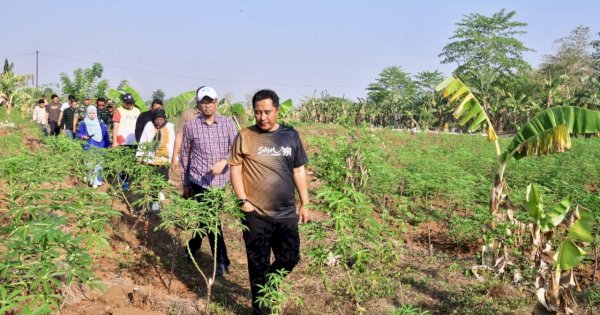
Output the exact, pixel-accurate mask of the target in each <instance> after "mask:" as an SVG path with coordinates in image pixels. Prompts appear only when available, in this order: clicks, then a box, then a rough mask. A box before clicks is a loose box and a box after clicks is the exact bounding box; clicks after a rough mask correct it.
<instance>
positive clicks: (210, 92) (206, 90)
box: [196, 86, 217, 101]
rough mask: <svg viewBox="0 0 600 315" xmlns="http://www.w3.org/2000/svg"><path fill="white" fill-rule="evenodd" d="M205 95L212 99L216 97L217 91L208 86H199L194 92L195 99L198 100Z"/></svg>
mask: <svg viewBox="0 0 600 315" xmlns="http://www.w3.org/2000/svg"><path fill="white" fill-rule="evenodd" d="M206 96H208V97H210V98H211V99H213V100H214V99H216V98H217V91H215V89H213V88H211V87H210V86H203V87H201V88H199V89H198V91H197V92H196V99H197V100H198V101H200V100H202V99H203V98H204V97H206Z"/></svg>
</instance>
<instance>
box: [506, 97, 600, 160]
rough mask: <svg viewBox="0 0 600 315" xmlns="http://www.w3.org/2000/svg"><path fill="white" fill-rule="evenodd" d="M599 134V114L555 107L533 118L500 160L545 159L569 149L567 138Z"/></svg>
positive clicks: (574, 108)
mask: <svg viewBox="0 0 600 315" xmlns="http://www.w3.org/2000/svg"><path fill="white" fill-rule="evenodd" d="M598 132H600V112H599V111H594V110H589V109H585V108H580V107H573V106H557V107H552V108H549V109H546V110H544V111H543V112H541V113H539V114H537V115H536V116H534V117H533V118H532V119H531V120H530V121H529V122H528V123H526V124H525V125H523V126H522V127H521V129H519V131H518V132H517V133H516V135H515V136H514V137H513V139H512V141H511V142H510V144H509V145H508V147H507V149H506V151H504V153H503V154H502V160H506V159H507V158H510V157H511V156H514V157H515V159H520V158H523V157H525V156H528V155H536V156H540V155H546V154H551V153H555V152H563V151H565V150H568V149H570V148H571V138H570V134H592V133H598Z"/></svg>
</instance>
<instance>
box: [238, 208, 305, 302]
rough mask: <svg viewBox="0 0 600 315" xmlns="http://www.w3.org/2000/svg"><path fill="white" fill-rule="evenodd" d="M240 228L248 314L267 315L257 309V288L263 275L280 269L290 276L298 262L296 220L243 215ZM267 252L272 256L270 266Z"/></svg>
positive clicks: (263, 281)
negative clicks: (245, 260) (245, 261)
mask: <svg viewBox="0 0 600 315" xmlns="http://www.w3.org/2000/svg"><path fill="white" fill-rule="evenodd" d="M243 224H245V225H246V226H247V227H248V230H246V231H244V241H245V243H246V255H247V256H248V273H249V275H250V289H251V291H252V314H269V313H268V310H266V309H264V308H263V309H262V310H261V308H260V307H259V305H258V301H257V298H258V297H259V293H258V291H259V290H260V288H259V286H258V285H264V284H265V283H266V282H267V274H269V273H271V272H276V271H278V270H280V269H284V270H286V271H288V273H289V272H291V271H292V269H294V267H295V266H296V264H297V263H298V261H299V260H300V236H299V235H298V218H296V217H294V218H290V219H277V220H271V219H269V218H267V217H263V216H260V215H258V214H257V213H256V211H252V212H248V213H245V220H244V222H243ZM271 250H272V251H273V255H274V256H275V261H274V262H273V263H272V264H271V263H270V261H271Z"/></svg>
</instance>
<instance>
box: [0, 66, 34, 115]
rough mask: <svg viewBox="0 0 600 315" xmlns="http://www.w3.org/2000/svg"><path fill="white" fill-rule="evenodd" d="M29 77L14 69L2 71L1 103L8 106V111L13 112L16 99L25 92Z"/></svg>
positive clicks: (0, 81) (0, 78)
mask: <svg viewBox="0 0 600 315" xmlns="http://www.w3.org/2000/svg"><path fill="white" fill-rule="evenodd" d="M29 78H30V76H27V75H19V74H15V73H13V72H12V71H7V72H3V73H0V105H4V106H6V113H8V114H10V113H11V111H12V107H13V105H14V101H15V99H17V98H19V96H21V95H22V94H23V89H25V87H26V86H27V80H29Z"/></svg>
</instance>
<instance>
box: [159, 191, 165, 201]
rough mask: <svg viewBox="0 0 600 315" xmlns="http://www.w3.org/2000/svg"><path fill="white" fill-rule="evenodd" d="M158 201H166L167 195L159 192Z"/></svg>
mask: <svg viewBox="0 0 600 315" xmlns="http://www.w3.org/2000/svg"><path fill="white" fill-rule="evenodd" d="M158 200H160V201H165V194H164V193H163V192H162V191H159V192H158Z"/></svg>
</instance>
